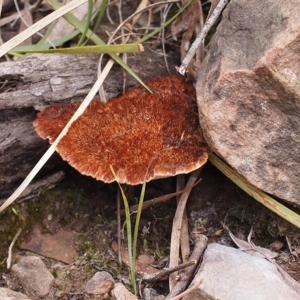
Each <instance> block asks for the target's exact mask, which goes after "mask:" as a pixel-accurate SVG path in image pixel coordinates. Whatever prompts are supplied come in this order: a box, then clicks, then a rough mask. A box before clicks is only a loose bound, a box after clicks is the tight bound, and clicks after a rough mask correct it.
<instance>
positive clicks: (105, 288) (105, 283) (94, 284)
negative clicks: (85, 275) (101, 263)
mask: <svg viewBox="0 0 300 300" xmlns="http://www.w3.org/2000/svg"><path fill="white" fill-rule="evenodd" d="M114 283H115V282H114V279H113V278H112V276H111V275H110V274H109V273H108V272H105V271H102V272H97V273H96V274H95V275H94V276H93V277H92V278H91V279H90V280H89V281H88V282H87V284H86V287H85V290H86V292H87V293H88V294H94V295H104V294H106V293H108V292H110V291H111V289H112V288H113V287H114Z"/></svg>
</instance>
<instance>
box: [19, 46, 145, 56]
mask: <svg viewBox="0 0 300 300" xmlns="http://www.w3.org/2000/svg"><path fill="white" fill-rule="evenodd" d="M142 50H143V47H142V45H141V44H119V45H101V46H84V47H69V48H60V49H42V50H38V49H37V50H26V51H15V52H19V53H64V54H100V53H107V54H111V53H136V52H141V51H142Z"/></svg>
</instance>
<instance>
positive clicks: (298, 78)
mask: <svg viewBox="0 0 300 300" xmlns="http://www.w3.org/2000/svg"><path fill="white" fill-rule="evenodd" d="M298 4H299V3H298V1H296V0H288V1H285V2H284V5H283V4H282V2H280V1H273V0H266V1H259V0H256V1H247V0H238V1H237V0H233V1H231V2H230V3H229V4H228V6H227V8H226V9H225V10H224V12H223V16H222V21H221V23H220V25H219V26H218V28H217V32H216V33H215V35H214V37H213V39H212V41H211V46H210V49H209V52H208V54H207V56H206V58H205V60H204V62H203V64H202V66H201V68H200V72H199V74H198V79H197V86H196V88H197V99H198V107H199V114H200V122H201V126H202V128H203V130H204V134H205V137H206V140H207V142H208V144H209V145H210V147H211V148H212V150H213V151H214V152H216V153H217V154H218V155H220V156H221V157H222V158H223V159H225V160H226V161H227V162H228V163H229V164H230V165H231V166H232V167H233V168H234V169H236V170H237V171H238V172H239V173H240V174H241V175H243V176H244V177H245V178H246V179H247V180H248V181H249V182H251V183H252V184H254V185H255V186H257V187H259V188H260V189H262V190H264V191H266V192H268V193H271V194H273V195H275V196H278V197H280V198H282V199H284V200H286V201H288V202H290V203H293V204H296V205H298V206H300V200H299V199H300V185H299V179H300V175H299V174H300V173H299V167H300V143H299V141H300V60H299V53H300V19H299V14H300V6H299V5H298Z"/></svg>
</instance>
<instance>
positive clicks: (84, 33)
mask: <svg viewBox="0 0 300 300" xmlns="http://www.w3.org/2000/svg"><path fill="white" fill-rule="evenodd" d="M92 14H93V0H89V1H88V13H87V18H86V22H85V28H84V30H83V32H82V35H81V38H80V40H79V42H78V44H77V47H80V46H81V45H83V43H84V40H85V39H86V34H87V32H88V29H89V27H90V24H91V20H92Z"/></svg>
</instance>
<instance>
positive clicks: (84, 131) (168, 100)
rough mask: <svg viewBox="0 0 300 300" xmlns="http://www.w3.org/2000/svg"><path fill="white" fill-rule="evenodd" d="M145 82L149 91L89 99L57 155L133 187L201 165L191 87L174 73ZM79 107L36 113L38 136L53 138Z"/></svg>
mask: <svg viewBox="0 0 300 300" xmlns="http://www.w3.org/2000/svg"><path fill="white" fill-rule="evenodd" d="M146 83H147V85H148V86H149V87H150V89H151V90H152V91H153V94H150V93H149V92H148V91H147V90H146V89H144V88H143V87H140V88H134V89H132V90H130V91H128V92H126V93H125V94H124V95H122V96H120V97H117V98H114V99H111V100H109V101H108V103H106V104H104V103H102V102H101V101H99V100H93V101H92V102H91V104H90V105H89V106H88V108H87V109H86V111H85V112H84V113H83V114H82V115H81V116H80V117H79V118H78V119H77V120H76V121H75V122H74V123H73V124H72V125H71V127H70V128H69V131H68V133H67V134H66V135H65V136H64V137H63V138H62V140H61V141H60V142H59V144H58V146H57V149H56V150H57V152H58V153H59V154H60V155H61V157H62V158H63V159H64V160H66V161H68V162H69V163H70V165H72V166H73V167H74V168H75V169H77V170H78V171H79V172H80V173H82V174H84V175H89V176H92V177H94V178H96V179H98V180H102V181H104V182H112V181H115V180H117V181H118V182H119V183H127V184H131V185H136V184H140V183H143V182H144V181H150V180H151V179H153V178H156V177H167V176H174V175H177V174H183V173H189V172H191V171H193V170H195V169H198V168H199V167H201V166H202V165H203V164H204V163H205V162H206V161H207V159H208V147H207V145H206V143H205V141H204V137H203V133H202V129H201V127H200V125H199V118H198V111H197V105H196V93H195V89H194V87H193V86H192V84H191V83H189V82H187V80H186V79H185V78H183V77H179V76H176V75H171V76H164V77H158V78H155V79H152V80H150V81H148V82H146ZM78 106H79V104H70V105H66V106H53V107H49V108H47V109H46V110H44V111H43V112H40V113H39V114H38V117H37V119H36V121H35V122H34V126H35V129H36V131H37V133H38V134H39V136H40V137H42V138H43V139H47V138H48V139H49V142H50V143H52V142H54V140H55V139H56V138H57V136H58V135H59V133H60V132H61V130H62V129H63V128H64V126H65V125H66V124H67V122H68V121H69V119H70V118H71V116H72V115H73V114H74V112H75V111H76V109H77V108H78ZM110 166H112V167H113V169H114V171H115V173H116V178H115V177H114V175H113V174H112V171H111V169H110Z"/></svg>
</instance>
